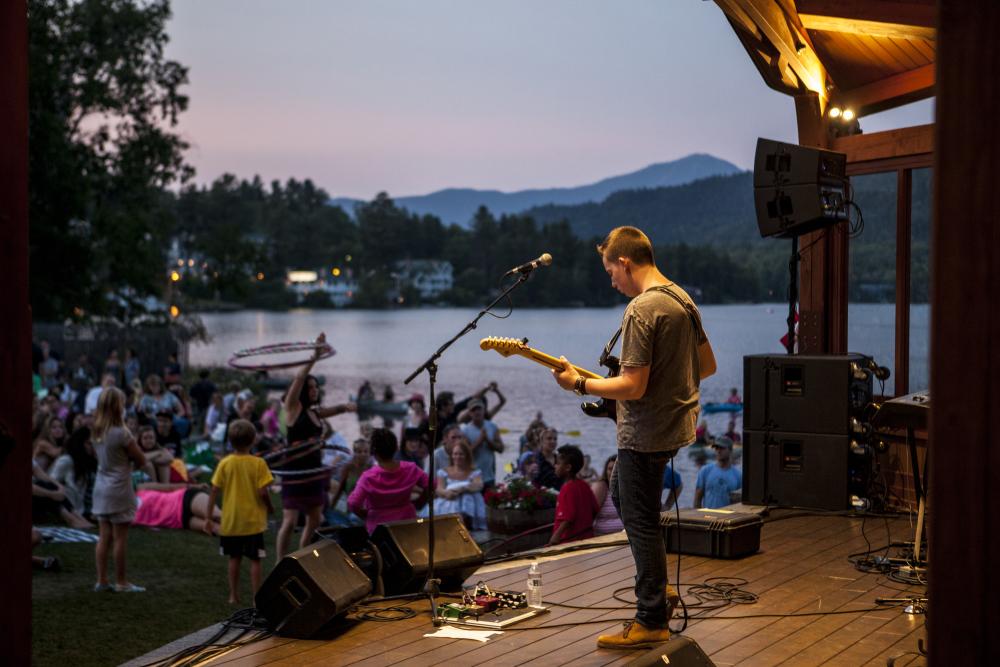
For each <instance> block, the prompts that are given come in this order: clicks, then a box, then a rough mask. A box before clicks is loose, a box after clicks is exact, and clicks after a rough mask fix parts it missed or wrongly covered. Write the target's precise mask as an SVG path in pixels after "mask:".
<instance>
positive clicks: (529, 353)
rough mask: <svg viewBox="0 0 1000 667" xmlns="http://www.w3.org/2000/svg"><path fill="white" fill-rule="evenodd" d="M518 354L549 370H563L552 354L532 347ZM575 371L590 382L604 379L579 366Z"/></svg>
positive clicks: (575, 367)
mask: <svg viewBox="0 0 1000 667" xmlns="http://www.w3.org/2000/svg"><path fill="white" fill-rule="evenodd" d="M517 354H519V355H521V356H522V357H524V358H525V359H530V360H531V361H534V362H535V363H536V364H541V365H542V366H548V367H549V368H552V369H556V370H558V369H561V368H562V362H561V361H559V360H558V359H556V358H555V357H553V356H552V355H550V354H545V353H544V352H539V351H538V350H536V349H534V348H532V347H529V348H526V349H523V350H518V351H517ZM573 370H575V371H576V372H577V373H579V374H580V375H582V376H583V377H585V378H587V379H588V380H599V379H600V378H602V377H603V376H602V375H598V374H597V373H592V372H591V371H588V370H587V369H586V368H580V367H579V366H576V365H573Z"/></svg>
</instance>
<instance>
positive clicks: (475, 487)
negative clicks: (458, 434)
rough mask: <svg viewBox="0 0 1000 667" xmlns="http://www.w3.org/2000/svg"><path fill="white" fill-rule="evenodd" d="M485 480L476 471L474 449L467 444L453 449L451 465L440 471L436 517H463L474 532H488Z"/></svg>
mask: <svg viewBox="0 0 1000 667" xmlns="http://www.w3.org/2000/svg"><path fill="white" fill-rule="evenodd" d="M482 491H483V477H482V473H481V472H480V471H479V469H478V468H473V467H472V449H471V448H470V447H469V444H468V443H467V442H465V440H460V441H459V442H457V443H456V444H455V446H454V447H452V448H451V463H450V465H449V466H448V467H446V468H443V469H442V470H438V471H437V484H436V487H435V491H434V494H435V496H436V498H435V499H434V513H435V514H461V515H462V517H463V519H465V523H466V525H467V526H469V527H470V528H471V529H472V530H486V502H485V501H484V500H483V493H482Z"/></svg>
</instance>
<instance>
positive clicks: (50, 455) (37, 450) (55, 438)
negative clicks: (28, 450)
mask: <svg viewBox="0 0 1000 667" xmlns="http://www.w3.org/2000/svg"><path fill="white" fill-rule="evenodd" d="M66 440H67V438H66V424H65V423H64V422H63V420H62V419H60V418H59V417H57V416H55V415H54V414H51V415H50V416H49V417H47V418H46V419H45V421H43V422H42V427H41V429H39V432H38V437H37V438H35V442H34V444H33V445H32V454H31V455H32V458H33V459H34V460H35V462H36V463H37V464H38V465H39V466H40V467H41V468H42V469H43V470H48V469H49V468H50V467H52V463H53V462H54V461H55V460H56V459H57V458H59V457H60V456H62V455H63V454H64V453H65V451H66V450H65V447H66Z"/></svg>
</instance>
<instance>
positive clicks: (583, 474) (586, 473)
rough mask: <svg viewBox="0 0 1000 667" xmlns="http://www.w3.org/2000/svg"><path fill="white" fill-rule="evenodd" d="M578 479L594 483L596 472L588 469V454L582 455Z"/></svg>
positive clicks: (596, 478)
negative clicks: (581, 466) (581, 465)
mask: <svg viewBox="0 0 1000 667" xmlns="http://www.w3.org/2000/svg"><path fill="white" fill-rule="evenodd" d="M579 477H580V479H582V480H583V481H585V482H596V481H597V480H598V477H597V471H596V470H594V469H593V468H591V467H590V454H584V455H583V468H581V469H580V474H579Z"/></svg>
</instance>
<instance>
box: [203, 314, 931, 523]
mask: <svg viewBox="0 0 1000 667" xmlns="http://www.w3.org/2000/svg"><path fill="white" fill-rule="evenodd" d="M701 311H702V318H703V321H704V325H705V329H706V331H707V333H708V335H709V338H710V339H711V341H712V345H713V347H714V349H715V354H716V357H717V359H718V363H719V372H718V373H717V374H716V375H714V376H712V377H711V378H708V379H707V380H706V381H705V382H704V383H703V385H702V402H708V401H723V400H725V398H726V397H727V396H728V395H729V390H730V388H731V387H739V388H741V392H742V386H743V356H744V355H747V354H758V353H776V354H781V353H783V352H784V349H783V348H782V346H781V343H780V338H781V336H782V335H783V334H784V333H785V331H786V324H785V318H786V317H787V312H788V306H787V304H778V303H773V304H752V305H719V306H703V307H702V308H701ZM621 313H622V307H621V306H617V307H613V308H580V309H530V310H529V309H524V310H515V311H514V312H513V313H512V314H511V315H510V317H508V318H506V319H496V318H493V317H490V316H486V317H485V318H483V319H482V320H480V322H479V327H478V329H477V330H476V331H474V332H472V333H470V334H468V335H467V336H465V337H464V338H462V339H461V340H459V341H458V342H457V343H455V344H454V345H453V346H452V347H451V348H450V349H449V350H448V351H447V352H446V353H445V354H444V355H443V356H442V358H441V359H440V361H439V363H438V366H439V370H438V385H437V391H438V392H440V391H445V390H448V391H453V392H455V394H456V396H458V397H459V398H461V397H464V396H467V395H469V394H470V393H472V392H474V391H476V390H478V389H479V388H481V387H483V386H485V385H486V384H487V383H489V382H490V381H492V380H495V381H496V382H497V383H498V385H499V386H500V390H501V391H502V392H503V393H504V395H505V396H506V397H507V405H506V406H505V407H504V409H503V410H501V411H500V413H498V414H497V416H496V419H495V421H496V422H497V424H498V425H499V426H500V427H501V428H502V429H505V430H507V433H506V434H505V435H504V440H505V442H506V444H507V451H506V452H504V454H502V455H501V456H500V462H499V463H498V466H502V465H503V464H504V463H507V462H509V461H510V460H512V459H513V458H514V457H515V456H516V453H517V449H518V438H519V436H520V433H521V432H522V431H523V429H524V428H525V427H526V426H527V425H528V423H529V422H530V421H531V420H532V419H533V418H534V416H535V414H536V413H537V412H542V414H543V416H544V419H545V421H546V422H547V423H548V424H549V425H552V426H555V427H556V428H558V429H559V431H560V432H561V434H562V435H560V443H561V444H565V443H574V444H578V445H580V446H581V447H582V448H583V450H584V453H586V454H590V456H591V459H592V462H593V465H594V467H595V468H598V469H599V468H600V466H601V465H603V462H604V461H605V459H606V458H607V457H608V456H609V455H610V454H612V453H613V452H614V451H615V428H614V424H613V423H612V422H611V421H609V420H606V419H592V418H589V417H587V416H585V415H584V414H583V413H582V412H581V411H580V409H579V404H580V400H579V399H578V397H577V396H576V395H574V394H572V393H570V392H566V391H563V390H562V389H560V388H559V387H558V386H557V385H556V384H555V381H553V380H552V378H551V376H550V374H549V371H548V370H547V369H546V368H544V367H543V366H540V365H538V364H536V363H533V362H531V361H529V360H527V359H524V358H522V357H518V356H512V357H509V358H505V357H502V356H500V355H499V354H497V353H496V352H494V351H483V350H481V349H480V348H479V341H480V339H481V338H484V337H486V336H505V337H512V338H525V337H527V338H528V342H529V345H530V346H531V347H534V348H536V349H538V350H541V351H542V352H546V353H548V354H551V355H553V356H557V357H558V356H560V355H565V356H566V357H567V358H568V359H569V360H570V361H571V362H573V363H575V364H576V365H578V366H582V367H584V368H588V369H590V370H592V371H594V372H601V371H602V370H603V369H601V368H600V367H599V366H598V364H597V359H598V357H599V356H600V353H601V350H602V349H603V347H604V344H605V343H606V342H607V339H608V338H609V337H610V336H611V334H613V333H614V331H615V330H616V329H617V327H618V325H619V323H620V319H621ZM475 314H476V311H474V310H472V309H465V308H440V309H430V308H428V309H415V310H395V311H364V310H296V311H291V312H288V313H271V312H258V311H242V312H237V313H226V314H217V313H206V314H203V315H202V316H201V317H202V320H203V321H204V323H205V326H206V328H207V330H208V332H209V335H210V336H211V341H210V342H209V343H207V344H196V345H192V346H191V350H190V358H189V362H190V363H191V364H192V365H194V366H208V365H223V364H225V363H226V361H227V360H228V359H229V357H230V356H231V355H232V353H233V352H234V351H235V350H239V349H244V348H249V347H255V346H259V345H266V344H269V343H277V342H288V341H304V340H312V339H314V338H315V337H316V335H317V334H318V333H319V332H321V331H325V332H326V335H327V340H328V341H329V342H330V344H331V345H332V346H333V348H334V350H336V355H335V356H334V357H333V358H331V359H329V360H326V361H323V362H320V363H319V364H318V365H317V366H316V369H315V372H316V373H317V374H318V375H323V376H325V378H326V385H325V398H324V402H325V403H327V404H334V403H340V402H344V401H347V400H348V397H349V395H351V394H354V393H356V391H357V388H358V387H359V386H360V385H361V383H362V382H363V381H364V380H369V381H371V383H372V385H373V386H374V387H375V390H376V393H378V394H379V395H381V392H382V389H383V387H384V386H385V385H391V386H392V388H393V390H394V391H395V393H396V396H397V397H398V398H404V397H406V396H408V395H409V394H410V393H413V392H420V393H422V394H424V395H425V396H426V395H427V394H428V384H427V375H426V374H423V375H420V376H418V377H417V378H416V379H415V380H414V381H413V383H412V384H411V385H409V386H407V385H404V384H403V380H404V379H405V378H406V377H407V376H408V375H409V374H410V373H411V372H412V371H413V370H414V369H415V368H416V367H417V366H419V365H420V364H422V363H423V362H424V361H425V360H426V359H427V358H428V357H429V356H430V355H431V354H432V353H433V352H434V351H435V350H436V349H437V348H438V347H440V345H442V344H443V343H444V342H445V341H446V340H448V339H449V338H451V337H452V336H454V335H455V334H456V333H457V332H458V331H459V330H460V329H461V328H462V327H463V326H464V325H465V323H466V322H468V321H469V320H470V319H472V317H474V316H475ZM849 315H850V320H851V329H850V332H849V340H850V345H851V350H853V351H858V352H865V353H867V354H872V355H873V356H875V358H876V360H877V361H878V362H879V363H880V364H883V365H886V366H890V367H891V366H892V364H891V360H892V349H893V348H892V345H893V340H892V323H893V306H892V305H891V304H888V305H886V304H857V305H852V306H851V309H850V313H849ZM927 315H928V313H927V306H914V307H913V312H912V313H911V320H912V333H911V339H912V342H911V348H913V350H914V351H915V352H914V353H911V356H914V354H915V355H916V356H918V357H919V354H920V350H923V365H922V366H921V365H920V364H919V363H913V364H911V385H910V386H911V387H913V388H915V389H916V388H923V387H926V386H927V385H926V358H927V357H926V350H927ZM286 373H290V371H286ZM921 373H922V374H923V375H922V377H921ZM887 391H888V389H887ZM704 418H705V419H706V420H707V421H708V425H709V431H710V432H712V433H722V432H724V431H725V430H726V427H727V423H728V420H729V416H728V415H727V414H716V415H705V417H704ZM331 424H332V425H333V426H334V428H336V429H337V430H338V431H340V432H341V433H342V434H343V435H344V437H345V438H346V439H347V440H348V441H349V442H350V441H351V440H352V439H353V438H354V437H356V436H357V434H358V432H359V427H360V425H359V423H358V421H357V419H355V418H354V417H352V416H341V417H334V418H333V419H332V420H331ZM736 428H737V429H742V423H741V420H740V417H739V416H737V421H736ZM675 465H676V466H677V469H678V471H679V472H680V473H681V475H682V478H683V480H684V491H683V493H682V495H681V505H682V506H690V505H691V502H692V498H693V495H694V481H695V476H696V474H697V468H696V466H695V465H694V463H693V462H692V461H691V460H690V458H689V457H688V456H686V455H684V453H683V452H682V453H681V455H679V456H677V458H676V463H675ZM499 470H500V468H499V467H498V472H499Z"/></svg>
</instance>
